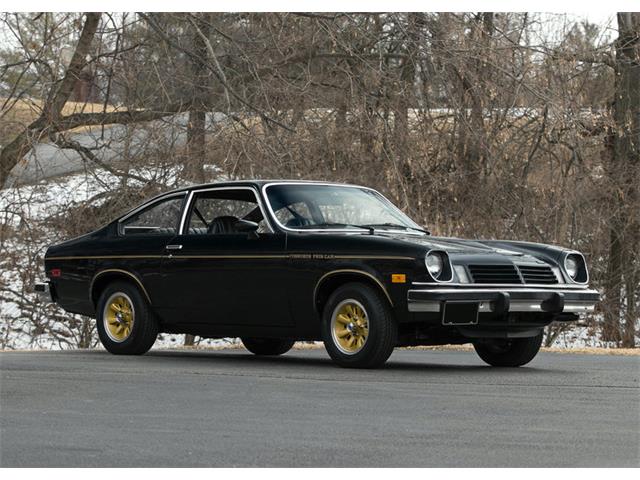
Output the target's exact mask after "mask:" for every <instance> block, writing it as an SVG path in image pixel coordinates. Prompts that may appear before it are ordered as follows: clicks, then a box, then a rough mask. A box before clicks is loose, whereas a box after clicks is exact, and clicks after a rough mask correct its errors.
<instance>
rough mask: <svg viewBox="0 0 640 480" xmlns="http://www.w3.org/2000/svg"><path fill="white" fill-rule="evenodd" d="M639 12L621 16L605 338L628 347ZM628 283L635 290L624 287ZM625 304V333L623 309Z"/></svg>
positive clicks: (639, 202) (637, 169)
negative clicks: (623, 291) (624, 302)
mask: <svg viewBox="0 0 640 480" xmlns="http://www.w3.org/2000/svg"><path fill="white" fill-rule="evenodd" d="M639 86H640V13H618V39H617V41H616V63H615V89H614V92H615V98H614V101H613V121H614V128H613V132H612V150H613V151H612V153H613V155H612V157H611V165H610V168H609V174H610V176H611V180H612V184H613V186H614V192H613V195H612V199H611V204H612V205H611V207H612V208H611V212H612V217H611V240H610V248H609V250H610V254H609V265H608V269H607V279H606V282H605V283H606V288H605V295H606V299H607V304H608V308H607V310H606V312H605V313H606V315H605V324H604V331H603V337H604V338H605V340H610V341H619V340H620V339H622V341H623V346H627V347H630V346H633V345H634V343H635V324H636V322H637V318H635V317H636V313H635V312H636V311H637V310H636V308H635V301H636V299H635V285H633V283H632V282H634V281H635V279H636V278H637V269H638V255H639V254H640V248H639V246H638V244H639V243H640V242H639V241H638V237H639V236H640V233H639V232H640V218H639V216H640V213H639V207H640V186H639V182H640V87H639ZM623 283H626V284H627V286H628V287H629V286H631V287H632V288H627V289H625V296H626V298H624V299H623V298H622V296H621V288H622V285H623ZM623 300H626V305H627V309H626V310H627V313H626V322H625V332H624V335H622V334H621V331H620V330H621V325H620V322H621V317H620V316H621V306H622V305H623Z"/></svg>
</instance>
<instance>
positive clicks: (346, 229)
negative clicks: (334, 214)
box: [262, 182, 424, 236]
mask: <svg viewBox="0 0 640 480" xmlns="http://www.w3.org/2000/svg"><path fill="white" fill-rule="evenodd" d="M277 185H309V186H318V185H319V186H327V187H344V188H359V189H361V190H369V191H371V192H374V193H375V194H377V195H379V196H380V199H381V200H382V201H383V202H385V203H386V204H387V205H389V207H391V208H392V209H393V210H396V211H397V212H399V213H401V214H402V215H403V216H405V217H407V218H408V219H409V220H410V221H411V222H412V223H413V224H414V225H416V226H417V227H418V228H420V226H419V225H418V224H417V223H415V222H414V221H413V220H411V218H409V216H408V215H407V214H406V213H404V212H403V211H402V210H400V209H399V208H398V207H396V206H395V205H394V204H393V202H391V200H389V199H388V198H387V197H385V196H384V195H382V194H381V193H380V192H378V191H377V190H375V189H373V188H369V187H363V186H361V185H350V184H348V183H331V182H270V183H266V184H264V185H263V186H262V196H263V197H264V203H265V205H266V207H267V210H268V211H269V214H270V215H271V218H272V220H273V221H274V222H275V224H276V225H277V226H278V228H280V229H282V230H284V231H286V232H298V233H304V232H324V233H327V232H354V233H365V231H364V230H363V229H362V228H361V227H357V228H355V227H342V228H291V227H285V226H284V225H283V224H282V223H280V220H278V217H276V213H275V212H274V211H273V208H272V207H271V201H270V200H269V196H268V195H267V189H268V188H269V187H274V186H277ZM380 231H384V232H388V233H406V234H408V235H419V236H422V235H424V234H423V233H420V232H417V231H416V232H412V231H410V230H404V229H403V230H400V229H396V230H392V229H391V228H384V229H380Z"/></svg>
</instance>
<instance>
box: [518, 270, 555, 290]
mask: <svg viewBox="0 0 640 480" xmlns="http://www.w3.org/2000/svg"><path fill="white" fill-rule="evenodd" d="M518 268H519V269H520V273H521V274H522V278H523V279H524V283H537V284H541V285H545V284H546V285H550V284H554V283H558V279H557V278H556V276H555V274H554V273H553V270H551V267H549V266H546V265H544V266H536V265H518Z"/></svg>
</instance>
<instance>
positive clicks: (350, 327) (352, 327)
mask: <svg viewBox="0 0 640 480" xmlns="http://www.w3.org/2000/svg"><path fill="white" fill-rule="evenodd" d="M347 330H349V332H351V333H354V332H355V331H356V325H355V324H354V323H353V322H349V324H348V325H347Z"/></svg>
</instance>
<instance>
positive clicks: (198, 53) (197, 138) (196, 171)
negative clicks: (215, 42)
mask: <svg viewBox="0 0 640 480" xmlns="http://www.w3.org/2000/svg"><path fill="white" fill-rule="evenodd" d="M196 15H197V20H196V27H194V30H195V31H194V32H193V53H194V55H193V57H192V60H191V78H192V89H193V90H192V92H193V105H194V108H193V109H192V110H191V111H190V112H189V124H188V126H187V153H188V155H189V158H188V162H187V173H188V177H189V178H190V179H191V180H193V181H194V182H196V183H204V182H205V181H206V175H205V171H204V165H205V162H206V153H207V152H206V118H207V113H206V108H205V106H204V104H203V103H202V99H203V98H206V96H207V94H208V91H209V85H208V84H209V69H208V67H207V61H208V60H207V56H208V53H207V44H206V42H205V39H204V38H202V36H203V35H204V36H205V37H209V33H210V31H211V24H210V22H209V14H207V13H199V14H196ZM197 29H199V30H200V31H199V32H198V31H197Z"/></svg>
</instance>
